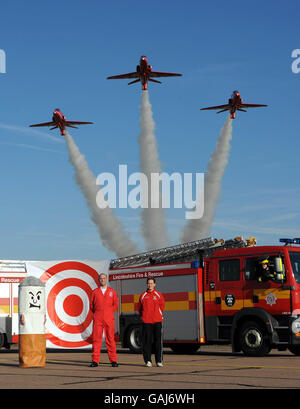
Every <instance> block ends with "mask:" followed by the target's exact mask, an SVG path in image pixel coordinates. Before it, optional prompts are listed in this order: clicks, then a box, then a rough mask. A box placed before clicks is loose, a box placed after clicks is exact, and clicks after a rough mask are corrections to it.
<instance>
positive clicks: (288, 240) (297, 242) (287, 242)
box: [279, 238, 300, 244]
mask: <svg viewBox="0 0 300 409" xmlns="http://www.w3.org/2000/svg"><path fill="white" fill-rule="evenodd" d="M279 241H280V242H281V243H285V244H289V243H291V244H300V239H299V238H296V239H279Z"/></svg>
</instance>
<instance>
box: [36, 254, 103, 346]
mask: <svg viewBox="0 0 300 409" xmlns="http://www.w3.org/2000/svg"><path fill="white" fill-rule="evenodd" d="M98 277H99V272H98V271H96V269H94V268H93V267H91V266H89V265H87V264H85V263H82V262H79V261H65V262H61V263H58V264H56V265H53V266H51V267H50V268H48V269H47V270H46V271H45V272H44V273H43V274H42V276H41V277H40V279H41V280H42V281H43V282H44V283H46V300H47V301H46V313H47V320H46V328H47V333H48V334H47V340H48V343H49V342H51V343H52V344H54V346H56V347H61V348H80V347H86V346H88V345H89V344H91V342H92V340H91V335H92V327H93V316H92V313H91V311H90V296H91V293H92V291H93V290H94V289H95V288H96V287H97V285H98ZM49 346H50V345H49Z"/></svg>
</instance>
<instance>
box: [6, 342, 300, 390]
mask: <svg viewBox="0 0 300 409" xmlns="http://www.w3.org/2000/svg"><path fill="white" fill-rule="evenodd" d="M90 362H91V350H76V351H74V350H50V351H49V350H48V351H47V362H46V366H45V367H42V368H20V367H19V353H18V347H17V346H13V347H12V349H11V350H10V351H7V350H4V349H1V350H0V379H1V384H0V388H1V389H105V390H106V391H107V390H117V389H123V390H124V389H125V390H130V389H135V390H137V389H149V390H159V389H168V390H169V391H173V392H174V391H176V390H183V389H186V390H187V389H189V390H191V389H270V388H274V389H289V388H291V389H295V388H300V357H297V356H295V355H293V354H291V353H290V352H288V351H286V352H285V351H284V352H278V351H276V350H272V351H271V352H270V354H269V355H268V356H267V357H263V358H249V357H245V356H244V355H242V354H232V353H231V349H230V346H203V347H201V349H200V351H199V352H197V353H196V354H194V355H175V354H174V353H172V352H171V351H170V350H169V349H165V351H164V366H163V368H158V367H156V366H153V367H151V368H147V367H145V366H144V364H143V359H142V356H141V355H136V354H132V353H130V352H128V350H127V349H126V350H125V349H122V348H121V347H120V346H119V347H118V362H119V366H118V367H117V368H112V367H111V365H110V363H109V360H108V356H107V353H106V352H105V351H102V353H101V363H100V365H99V367H96V368H90V367H89V364H90Z"/></svg>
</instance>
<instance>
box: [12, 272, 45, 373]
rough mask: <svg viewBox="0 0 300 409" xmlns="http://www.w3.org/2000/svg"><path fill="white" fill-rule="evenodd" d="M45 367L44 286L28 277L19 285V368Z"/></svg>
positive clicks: (39, 281)
mask: <svg viewBox="0 0 300 409" xmlns="http://www.w3.org/2000/svg"><path fill="white" fill-rule="evenodd" d="M45 365H46V334H45V284H44V283H43V282H42V281H41V280H39V279H38V278H36V277H33V276H29V277H27V278H25V279H24V280H23V281H21V283H20V284H19V366H20V367H21V368H30V367H36V366H38V367H40V366H45Z"/></svg>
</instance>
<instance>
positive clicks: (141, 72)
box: [107, 55, 182, 91]
mask: <svg viewBox="0 0 300 409" xmlns="http://www.w3.org/2000/svg"><path fill="white" fill-rule="evenodd" d="M181 76H182V74H174V73H171V72H159V71H152V67H151V65H149V64H148V60H147V58H146V57H145V56H144V55H143V56H142V57H141V59H140V65H137V67H136V71H135V72H130V73H129V74H121V75H114V76H112V77H107V79H108V80H118V79H123V78H137V80H134V81H132V82H129V83H128V85H130V84H134V83H136V82H139V81H141V83H142V89H143V91H144V90H147V86H148V81H152V82H157V83H158V84H161V81H157V80H154V79H153V77H181Z"/></svg>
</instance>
